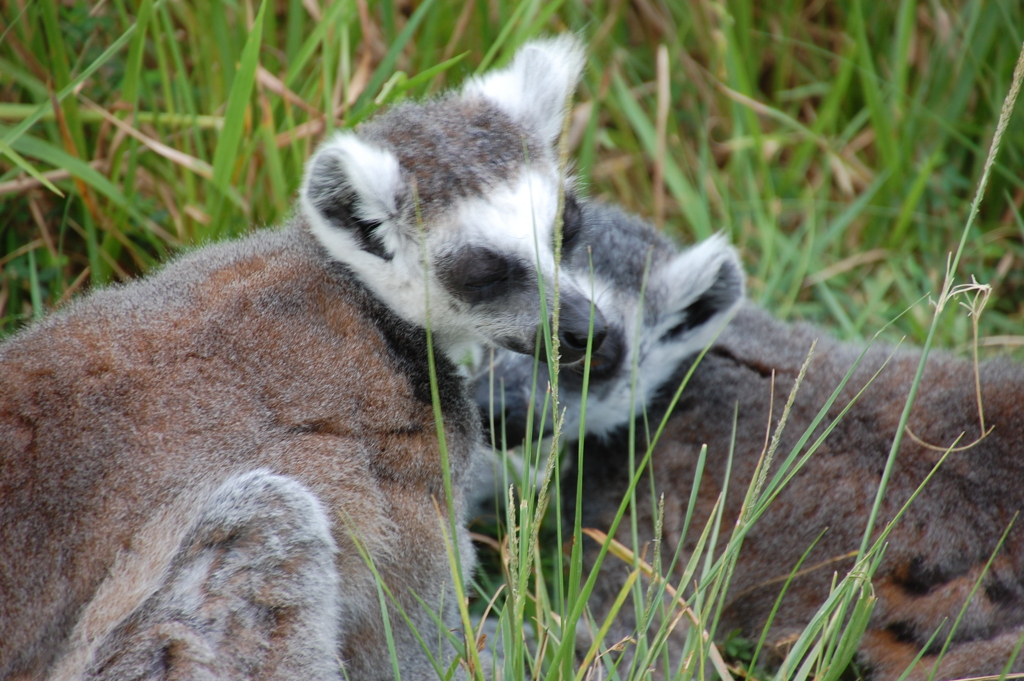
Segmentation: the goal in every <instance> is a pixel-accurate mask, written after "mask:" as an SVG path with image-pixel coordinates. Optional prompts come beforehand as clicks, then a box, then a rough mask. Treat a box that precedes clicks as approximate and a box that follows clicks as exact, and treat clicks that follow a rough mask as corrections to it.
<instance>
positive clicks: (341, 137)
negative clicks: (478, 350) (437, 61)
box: [301, 36, 605, 363]
mask: <svg viewBox="0 0 1024 681" xmlns="http://www.w3.org/2000/svg"><path fill="white" fill-rule="evenodd" d="M582 68H583V52H582V49H581V48H580V46H579V44H578V43H577V42H576V41H575V40H574V39H573V38H572V37H570V36H563V37H560V38H555V39H550V40H539V41H535V42H532V43H529V44H527V45H525V46H524V47H522V48H521V49H520V50H519V51H518V52H517V53H516V55H515V57H514V59H513V61H512V63H511V64H510V65H509V66H508V67H507V68H504V69H501V70H498V71H492V72H491V73H488V74H486V75H484V76H482V77H479V78H474V79H472V80H470V81H469V82H468V83H467V84H466V85H465V86H463V87H462V89H461V90H460V91H458V92H453V93H450V94H448V95H446V96H443V97H440V98H438V99H434V100H430V101H426V102H422V103H418V104H402V105H399V106H396V107H394V108H392V109H391V110H389V111H388V112H386V113H384V114H383V115H380V116H378V117H376V118H374V119H372V120H370V121H368V122H367V123H364V124H363V125H361V126H360V127H359V128H358V129H357V130H355V131H345V132H341V133H338V134H337V135H335V136H334V137H332V138H331V139H329V140H328V141H327V142H325V143H324V144H323V145H322V146H321V147H320V149H319V150H318V151H317V152H316V154H315V155H314V156H313V157H312V158H311V159H310V161H309V163H308V166H307V169H306V177H305V180H304V183H303V187H302V193H301V210H302V213H303V214H304V216H305V218H306V220H307V221H308V223H309V224H310V226H311V229H312V231H313V233H314V234H315V235H316V237H317V238H318V239H319V241H320V242H321V243H322V244H323V246H324V247H325V248H326V249H327V251H328V252H329V254H330V255H331V256H332V257H333V258H335V259H337V260H339V261H341V262H343V263H344V264H345V265H347V266H348V267H349V268H350V269H351V270H352V271H353V272H354V273H355V274H356V275H357V276H358V277H359V278H360V279H361V280H362V281H363V282H364V283H365V284H366V285H367V286H368V287H369V288H370V289H371V290H372V291H373V292H374V294H375V295H377V296H378V297H379V298H380V299H381V300H383V302H384V303H385V304H387V305H388V306H389V307H390V308H391V309H392V310H394V311H395V312H396V313H398V314H399V315H400V316H401V317H403V318H404V319H405V320H406V321H409V322H410V323H413V324H416V325H418V326H424V325H425V324H426V323H427V314H428V308H427V298H428V294H429V314H430V323H431V327H432V329H433V332H434V336H435V338H437V341H438V344H439V346H440V347H441V348H443V349H444V350H445V351H446V352H447V353H448V354H449V356H451V357H453V358H457V357H459V356H460V355H461V354H462V353H463V352H465V350H466V349H467V348H468V347H469V346H471V345H472V344H475V343H477V342H484V343H491V344H495V345H498V346H500V347H503V348H507V349H509V350H513V351H515V352H525V353H531V354H532V353H533V351H534V347H535V342H536V337H537V332H538V328H539V325H540V324H541V322H542V319H541V304H540V302H541V301H540V297H539V293H538V291H539V287H540V280H541V278H543V280H544V284H545V290H546V291H547V293H548V306H547V309H548V310H551V292H552V288H553V286H552V284H553V276H554V269H555V261H554V247H553V239H554V226H555V217H556V212H557V207H558V200H559V188H560V187H563V186H566V185H567V182H566V181H565V178H564V177H562V176H561V170H560V167H559V159H558V157H557V154H556V152H555V143H556V141H557V139H558V136H559V133H560V132H561V129H562V121H563V118H564V111H565V102H566V98H567V97H568V96H569V94H570V93H571V92H572V90H573V89H574V88H575V85H576V81H577V79H578V78H579V74H580V71H581V69H582ZM566 191H567V192H568V194H569V195H570V196H571V194H572V191H573V189H572V187H571V186H569V187H566ZM425 270H426V272H427V274H426V275H425ZM428 282H429V283H428ZM560 288H561V294H560V300H561V303H560V309H561V311H560V320H561V321H560V324H559V336H560V340H561V358H562V362H563V363H571V362H574V361H578V360H579V359H580V358H581V357H582V356H583V353H584V351H585V348H586V338H587V331H588V326H589V316H590V300H589V298H588V297H587V296H586V294H585V293H584V292H583V291H582V290H581V289H580V287H579V286H578V285H576V284H575V283H574V282H573V281H572V280H567V279H565V278H563V279H562V282H561V286H560ZM604 327H605V325H604V321H603V319H602V318H601V317H600V316H599V315H598V317H597V318H596V320H595V324H594V344H595V346H599V345H600V344H601V340H602V339H603V337H604Z"/></svg>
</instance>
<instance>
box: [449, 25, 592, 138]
mask: <svg viewBox="0 0 1024 681" xmlns="http://www.w3.org/2000/svg"><path fill="white" fill-rule="evenodd" d="M584 62H585V56H584V53H583V46H582V45H581V44H580V42H579V40H577V39H576V37H575V36H573V35H571V34H568V33H566V34H562V35H560V36H558V37H556V38H548V39H544V40H534V41H532V42H529V43H526V44H525V45H523V46H522V47H520V48H519V50H517V51H516V54H515V57H513V59H512V63H511V64H509V65H508V66H507V67H505V68H503V69H500V70H498V71H493V72H491V73H488V74H486V75H484V76H481V77H479V78H473V79H472V80H470V81H469V82H468V83H467V84H466V85H465V87H464V88H463V90H462V92H463V96H466V97H484V98H486V99H488V100H490V101H491V102H492V103H493V104H494V105H495V106H497V107H498V108H499V109H501V110H502V111H504V112H505V113H507V114H508V115H509V116H511V117H512V119H513V120H515V121H517V122H519V123H520V124H522V125H523V126H525V127H526V128H527V129H529V130H530V131H532V132H534V133H535V134H536V135H537V136H538V137H540V138H541V139H542V140H543V141H544V142H546V143H548V144H551V143H553V142H554V141H555V139H557V138H558V135H559V133H561V131H562V120H563V117H564V115H565V100H566V98H567V97H568V96H569V93H570V92H572V91H573V90H574V89H575V88H576V82H577V81H578V80H579V77H580V73H581V72H582V71H583V65H584Z"/></svg>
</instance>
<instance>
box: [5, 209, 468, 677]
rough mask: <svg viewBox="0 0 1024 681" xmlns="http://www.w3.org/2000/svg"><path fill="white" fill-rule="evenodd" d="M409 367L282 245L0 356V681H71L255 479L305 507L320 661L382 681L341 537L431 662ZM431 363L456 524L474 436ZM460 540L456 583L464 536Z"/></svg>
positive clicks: (64, 323) (356, 567)
mask: <svg viewBox="0 0 1024 681" xmlns="http://www.w3.org/2000/svg"><path fill="white" fill-rule="evenodd" d="M424 353H425V344H424V342H423V333H422V329H419V330H417V329H415V328H414V327H411V326H409V325H408V324H406V323H404V322H402V321H401V320H399V319H398V318H397V317H395V316H394V315H392V314H391V313H390V312H388V311H387V310H386V309H385V308H384V307H383V306H382V305H381V304H380V303H379V302H377V301H376V300H375V299H374V298H373V297H371V296H370V295H369V294H368V293H367V291H366V290H365V289H364V288H363V287H362V286H361V285H360V284H359V283H358V282H357V281H356V280H355V279H354V278H353V277H352V275H350V274H349V273H348V272H347V271H346V270H345V269H344V268H343V267H341V266H339V265H337V264H334V263H331V262H330V261H329V259H328V258H327V256H326V254H325V253H324V252H323V251H322V249H321V248H320V247H319V246H318V245H317V244H316V243H315V242H314V240H313V238H312V237H311V236H310V235H309V234H308V233H307V232H306V230H305V228H304V227H303V226H302V225H301V224H298V225H293V226H291V227H289V228H287V229H286V230H285V231H283V232H281V233H273V232H260V233H258V234H256V235H254V236H252V237H249V238H248V239H247V240H245V241H241V242H236V243H232V244H225V245H219V246H212V247H208V248H205V249H202V250H199V251H197V252H195V253H193V254H192V255H190V256H186V257H184V258H182V259H180V260H178V261H177V262H175V263H173V264H171V265H169V266H168V267H167V268H166V269H164V270H163V271H162V272H161V273H159V274H157V275H155V276H153V277H150V278H148V279H146V280H143V281H140V282H137V283H134V284H130V285H128V286H124V287H119V288H113V289H108V290H106V291H101V292H99V293H97V294H95V295H93V296H91V297H89V298H87V299H85V300H83V301H81V302H79V303H78V304H76V305H74V306H72V307H71V309H69V310H67V311H65V312H63V313H60V314H57V315H54V316H53V317H51V318H49V319H47V320H45V321H44V322H42V323H40V324H37V325H35V326H33V327H31V328H30V329H28V330H27V331H25V332H23V333H21V334H19V335H18V336H15V337H14V338H13V339H11V340H9V341H7V342H6V343H4V344H3V345H2V346H0V527H2V528H3V538H2V544H0V593H2V594H3V595H2V601H3V603H4V606H3V615H2V617H0V678H11V677H24V678H42V677H44V676H46V675H47V674H49V673H52V672H53V671H54V670H55V669H60V670H61V674H62V675H63V676H67V677H69V678H73V677H76V676H78V675H80V674H82V673H84V672H85V670H86V668H88V667H89V666H90V665H91V664H92V661H93V659H94V656H95V653H96V652H97V650H98V649H99V648H100V647H101V646H102V644H103V642H104V641H105V640H106V639H107V638H108V637H109V636H110V635H111V634H112V632H114V631H115V630H116V629H117V627H118V626H119V625H121V623H122V622H124V621H125V619H126V618H127V617H129V616H130V615H131V614H132V613H134V612H137V611H138V609H139V608H140V606H142V605H143V604H144V603H145V602H146V600H147V599H148V598H150V597H151V596H152V595H153V594H154V593H155V592H156V591H157V589H158V587H159V585H160V584H161V583H162V582H163V581H164V580H165V579H166V578H167V574H168V570H169V569H170V566H171V565H172V564H173V563H174V560H175V557H176V556H177V555H178V554H179V552H180V551H181V547H182V546H183V543H182V542H183V541H184V539H185V536H186V533H187V532H188V530H189V528H190V527H193V526H194V525H195V524H196V523H197V522H198V521H199V517H200V511H201V509H202V508H203V505H204V503H205V502H206V500H208V499H210V498H211V495H213V494H214V493H215V490H216V489H217V488H219V487H220V486H221V485H222V484H224V483H225V481H227V480H228V479H229V478H231V477H232V476H236V475H239V474H242V473H245V472H247V471H253V470H256V469H263V470H266V471H268V472H271V473H274V474H277V475H282V476H288V477H290V478H293V479H295V480H298V481H301V482H302V483H303V484H304V485H305V486H306V487H308V489H309V490H310V491H311V492H312V493H313V494H314V495H315V496H316V498H318V499H319V500H320V501H321V502H322V503H323V505H324V507H325V508H326V510H327V515H328V519H329V521H330V522H331V523H332V532H333V539H334V542H335V543H336V544H337V547H338V549H339V550H338V553H337V558H336V561H335V564H336V568H337V574H338V575H339V578H340V594H341V597H340V604H341V614H340V631H341V647H340V650H339V651H338V653H339V655H340V657H341V658H343V659H344V660H345V662H346V665H347V671H348V673H349V674H350V675H351V676H352V677H354V678H377V677H382V678H383V677H390V675H391V671H390V664H389V663H388V662H387V660H388V657H387V655H388V653H387V648H386V645H385V640H384V631H383V627H382V621H381V614H380V609H379V607H378V606H377V604H376V598H377V597H376V590H375V587H374V585H373V580H372V577H371V575H370V572H369V571H368V570H367V568H366V566H365V564H364V562H363V559H362V558H361V557H360V555H359V552H358V551H357V550H356V549H355V548H354V545H353V540H352V538H351V536H350V534H349V532H348V531H347V530H346V523H345V522H342V517H343V516H344V517H346V518H347V519H348V520H349V522H350V523H351V526H352V527H353V528H354V529H355V532H356V533H357V534H358V536H359V537H360V539H361V541H362V542H363V544H364V545H365V547H366V549H367V551H368V552H369V554H370V556H371V557H372V558H373V560H374V562H375V564H376V566H377V569H378V570H379V571H380V573H381V574H382V575H383V576H384V579H385V581H386V582H387V584H388V586H389V587H390V588H391V590H392V593H394V594H395V595H396V596H397V597H398V598H399V599H400V600H401V602H402V605H403V607H404V608H405V611H406V612H407V613H408V614H409V615H410V616H411V617H412V618H413V620H414V622H416V624H417V625H418V626H419V628H420V631H421V633H422V634H423V636H424V638H425V639H426V640H428V641H430V640H434V641H436V640H437V629H436V626H435V625H434V624H433V622H432V620H431V619H430V618H429V617H428V616H427V615H426V613H424V611H423V609H422V607H421V606H420V605H419V604H418V603H417V602H416V601H415V599H414V598H413V597H412V595H411V592H412V591H415V592H416V593H417V594H418V595H419V596H420V597H422V598H423V599H424V600H425V601H426V602H427V603H430V604H434V606H435V607H440V603H441V601H442V599H443V603H444V612H443V613H442V617H444V618H445V619H446V620H449V621H450V619H451V617H452V613H454V608H455V599H454V595H453V591H452V587H451V577H450V568H449V565H448V561H447V559H446V557H445V555H444V552H443V551H442V550H440V547H442V546H443V543H442V539H441V531H442V530H441V527H442V524H441V523H442V520H441V519H440V518H439V517H438V514H437V512H436V511H435V507H434V500H435V499H436V500H437V501H438V502H439V503H440V504H441V506H442V508H443V507H444V488H443V481H442V471H441V465H440V457H439V452H438V442H437V435H436V433H435V427H434V415H433V411H432V407H431V404H430V400H429V390H428V388H427V386H426V374H425V354H424ZM437 361H438V372H439V375H440V381H441V391H442V406H443V408H444V411H445V417H446V421H445V423H446V435H447V439H448V451H449V456H450V457H451V461H452V476H453V481H454V489H455V494H456V498H455V500H454V501H455V512H456V514H460V515H461V513H462V506H463V504H462V499H461V487H460V471H462V470H465V469H466V466H467V463H468V461H469V459H470V457H471V454H472V452H473V450H474V447H475V446H476V441H477V438H478V432H477V426H476V423H475V418H474V411H473V410H472V409H471V408H470V407H469V405H468V404H467V402H466V399H467V398H466V396H465V394H464V392H465V391H464V388H463V386H462V382H461V380H460V378H459V377H458V375H457V374H456V372H455V369H454V367H453V366H452V365H451V364H450V363H449V362H448V361H447V360H446V359H445V358H444V357H443V356H441V355H439V356H438V358H437ZM445 522H447V521H445ZM457 539H458V544H459V546H460V548H461V555H462V559H463V562H464V563H465V565H464V567H465V568H467V569H468V568H469V567H470V565H471V563H472V548H471V546H470V544H469V541H468V537H467V535H466V533H465V531H464V530H463V531H460V533H459V536H458V538H457ZM185 546H187V544H185ZM442 593H443V594H444V595H443V596H442ZM401 621H402V620H401V617H400V616H399V615H398V613H397V612H394V611H393V612H392V613H391V622H392V625H393V626H394V628H395V635H396V639H397V644H398V651H399V656H400V660H401V662H402V664H403V667H404V668H405V669H419V670H420V671H421V672H422V671H423V669H424V665H425V662H424V657H423V654H422V651H421V650H420V647H419V645H418V643H416V641H415V639H414V638H413V637H412V635H411V633H410V632H409V630H408V628H407V627H405V626H404V625H403V624H401ZM170 652H173V651H169V653H170ZM442 664H447V663H446V662H445V661H444V660H442ZM257 672H258V670H257V671H254V672H253V674H252V676H253V678H263V676H261V674H260V673H257ZM337 672H340V669H336V670H335V674H337ZM267 677H268V678H273V677H274V674H273V673H268V674H267Z"/></svg>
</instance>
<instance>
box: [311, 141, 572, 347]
mask: <svg viewBox="0 0 1024 681" xmlns="http://www.w3.org/2000/svg"><path fill="white" fill-rule="evenodd" d="M347 151H348V150H347V149H346V152H347ZM357 152H358V153H361V154H363V156H362V157H361V161H366V162H373V163H375V164H376V166H377V167H378V168H382V169H384V170H387V169H388V166H389V165H390V161H389V157H390V159H393V156H391V155H390V154H389V153H388V152H386V151H384V152H379V153H378V152H377V150H374V149H373V148H372V147H369V146H368V145H365V144H361V148H359V147H357ZM342 158H343V159H347V158H349V157H348V156H346V155H343V156H342ZM311 163H312V162H311ZM395 172H396V173H397V166H396V167H395ZM356 174H357V175H362V176H363V177H362V178H360V179H358V180H356V181H353V182H352V184H351V185H350V186H351V187H353V188H355V189H356V191H357V193H358V196H359V200H358V201H357V208H356V210H357V212H358V214H359V217H362V218H365V219H372V220H375V221H376V220H380V221H381V222H382V224H381V225H380V227H378V228H377V229H378V233H382V234H384V235H385V236H384V244H385V247H386V248H387V250H388V251H389V252H390V253H391V254H392V255H393V257H392V259H391V260H384V259H382V258H379V257H377V256H375V255H373V254H372V253H368V252H366V251H364V250H363V249H362V248H361V246H360V243H359V241H358V240H357V238H356V237H355V236H354V235H353V234H352V233H351V232H350V231H349V230H346V229H339V228H337V227H335V226H332V225H330V224H329V223H328V222H327V221H326V220H325V219H324V218H323V217H322V216H321V215H320V213H319V212H318V211H317V210H316V208H315V206H313V205H312V204H311V203H310V201H309V199H308V197H307V196H305V194H304V195H303V202H302V207H303V212H304V213H305V215H306V216H307V218H308V219H309V222H310V224H311V226H312V228H313V232H314V234H315V235H316V236H317V238H318V239H319V240H320V242H321V243H322V244H323V245H324V247H325V248H326V249H327V251H328V253H330V255H331V257H333V258H334V259H336V260H338V261H340V262H343V263H345V264H346V265H348V266H349V267H350V268H351V269H352V270H353V271H354V272H355V273H356V275H357V276H359V278H360V279H361V280H362V281H363V282H365V283H366V284H367V285H368V286H369V287H370V289H371V290H372V291H373V292H374V294H375V295H376V296H377V297H379V298H380V299H381V300H382V301H383V302H384V304H385V305H387V306H388V307H389V308H390V309H392V310H393V311H394V312H395V313H397V314H398V315H399V316H400V317H402V318H403V319H405V320H406V321H408V322H410V323H412V324H414V325H417V326H425V325H426V323H427V290H426V281H425V277H424V267H423V257H422V255H423V245H422V243H420V242H419V240H417V239H408V238H403V237H402V235H403V234H407V233H410V232H411V231H412V232H415V231H418V230H417V229H416V228H415V226H411V227H407V226H403V225H401V224H399V223H398V221H397V219H396V218H393V217H389V216H387V215H386V214H385V210H386V209H385V208H384V207H386V206H387V205H388V199H387V198H382V197H380V195H379V192H380V190H381V189H382V188H387V187H389V186H393V184H388V182H390V180H386V181H380V182H377V183H376V184H374V185H371V183H370V182H368V181H364V178H365V175H366V173H362V172H360V173H356ZM360 187H361V188H362V189H360ZM364 191H365V192H366V194H364V193H362V192H364ZM557 194H558V181H557V174H556V172H555V171H554V169H549V168H546V169H544V170H538V169H535V168H529V169H527V168H524V169H523V170H522V171H521V172H519V173H518V174H517V176H516V178H515V179H514V180H513V181H512V183H510V184H507V185H501V186H498V187H495V188H493V189H492V190H491V191H489V192H488V193H487V195H485V196H477V197H472V198H469V199H466V200H463V201H461V202H460V203H458V204H456V205H455V206H454V207H453V208H452V210H451V212H450V213H449V217H448V218H447V219H444V220H443V221H442V222H439V223H437V224H431V225H425V226H424V230H423V234H424V238H425V239H426V252H427V254H428V257H429V258H430V259H431V266H430V268H429V269H430V271H431V276H430V290H429V294H430V312H431V315H430V321H431V327H432V329H433V330H434V333H435V338H436V339H437V342H438V345H439V347H440V348H442V350H444V351H445V352H446V353H447V354H448V355H449V357H451V358H452V359H453V360H456V361H457V360H458V359H460V358H461V357H462V356H463V355H464V354H465V353H466V351H467V349H468V348H469V347H470V346H472V345H473V344H475V343H479V342H484V343H491V342H493V341H494V340H496V339H498V338H502V337H504V336H507V335H510V334H511V333H512V332H513V329H510V328H504V327H502V325H501V323H500V322H498V321H497V320H493V319H490V318H489V317H487V316H484V315H473V314H472V313H471V311H470V310H469V308H468V306H467V305H466V304H465V303H463V302H462V301H459V300H457V299H455V298H454V297H453V296H452V295H451V294H450V293H448V291H447V290H446V289H445V288H444V286H442V285H441V283H440V281H439V280H438V277H437V272H436V267H435V262H436V259H437V257H438V256H439V255H443V254H444V253H445V252H448V251H450V249H451V248H452V246H459V245H473V246H486V247H488V248H490V249H492V250H494V251H495V252H498V253H502V254H508V255H515V256H518V257H519V258H521V259H524V260H526V261H527V262H530V263H534V264H536V265H539V272H540V274H541V275H542V276H543V277H544V278H545V280H546V282H548V286H549V290H550V282H551V280H552V278H553V276H554V266H555V265H554V249H553V246H552V237H553V234H552V232H553V228H554V221H555V214H556V212H557V209H558V197H557ZM392 215H394V213H392Z"/></svg>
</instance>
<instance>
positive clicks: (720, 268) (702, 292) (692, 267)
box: [648, 234, 744, 347]
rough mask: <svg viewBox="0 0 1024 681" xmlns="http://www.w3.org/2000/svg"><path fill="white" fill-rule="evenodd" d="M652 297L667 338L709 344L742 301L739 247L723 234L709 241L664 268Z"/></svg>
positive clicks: (659, 273)
mask: <svg viewBox="0 0 1024 681" xmlns="http://www.w3.org/2000/svg"><path fill="white" fill-rule="evenodd" d="M650 287H651V289H652V293H653V297H652V296H648V301H650V302H653V303H654V304H655V305H657V306H658V308H659V309H660V311H661V315H660V316H661V318H662V319H663V320H664V324H663V327H664V328H661V329H659V331H660V332H661V338H662V339H664V340H682V339H683V338H686V337H692V342H691V343H689V344H692V345H695V346H700V347H702V346H703V345H705V344H707V343H708V342H710V340H711V338H712V337H713V336H714V334H715V333H716V332H717V331H718V327H719V325H720V322H721V321H722V320H723V319H724V318H725V316H726V315H727V314H729V313H730V312H732V310H733V309H734V308H735V307H736V306H737V305H739V303H740V301H741V300H742V299H743V290H744V275H743V266H742V265H741V264H740V260H739V256H737V254H736V250H735V249H734V248H733V247H732V246H731V245H730V244H729V242H728V241H727V240H726V238H725V237H724V236H723V235H721V234H716V235H715V236H713V237H711V238H709V239H705V240H704V241H702V242H701V243H699V244H697V245H696V246H693V247H691V248H689V249H687V250H685V251H683V252H682V253H680V254H679V255H677V256H675V257H674V258H673V259H672V261H671V262H669V263H668V264H667V265H665V266H664V267H662V268H659V271H658V273H657V277H656V280H652V281H651V285H650Z"/></svg>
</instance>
